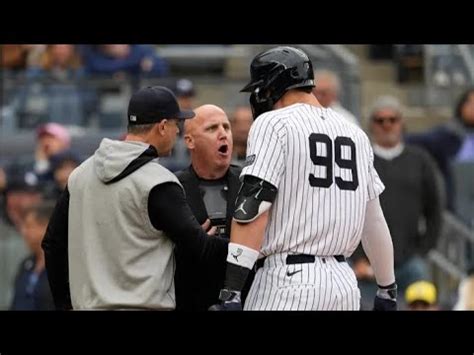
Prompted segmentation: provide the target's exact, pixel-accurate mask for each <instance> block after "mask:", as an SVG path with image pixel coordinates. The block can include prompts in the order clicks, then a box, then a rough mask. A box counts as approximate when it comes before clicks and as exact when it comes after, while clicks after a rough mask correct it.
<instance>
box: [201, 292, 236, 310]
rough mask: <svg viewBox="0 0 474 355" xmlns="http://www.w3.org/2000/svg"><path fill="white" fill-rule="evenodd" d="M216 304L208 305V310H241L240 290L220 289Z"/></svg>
mask: <svg viewBox="0 0 474 355" xmlns="http://www.w3.org/2000/svg"><path fill="white" fill-rule="evenodd" d="M219 301H221V302H220V303H218V304H215V305H212V306H211V307H209V310H210V311H241V310H242V302H241V300H240V292H238V291H232V290H228V289H222V290H221V292H220V293H219Z"/></svg>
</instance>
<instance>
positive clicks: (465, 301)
mask: <svg viewBox="0 0 474 355" xmlns="http://www.w3.org/2000/svg"><path fill="white" fill-rule="evenodd" d="M453 310H454V311H474V267H471V268H470V269H469V270H468V272H467V276H466V277H465V278H464V279H462V280H461V283H460V284H459V288H458V301H457V302H456V304H455V306H454V308H453Z"/></svg>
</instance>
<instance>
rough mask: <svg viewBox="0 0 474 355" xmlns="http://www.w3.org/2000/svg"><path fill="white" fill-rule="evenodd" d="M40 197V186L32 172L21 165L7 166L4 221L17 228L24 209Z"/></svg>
mask: <svg viewBox="0 0 474 355" xmlns="http://www.w3.org/2000/svg"><path fill="white" fill-rule="evenodd" d="M41 197H42V191H41V186H40V183H39V181H38V177H37V176H36V175H35V174H34V172H32V171H25V170H24V168H23V167H21V168H17V167H16V166H11V167H9V168H8V170H7V186H6V191H5V212H6V218H5V219H4V221H5V222H6V223H8V224H11V225H13V226H14V227H15V228H17V229H19V228H20V226H21V222H22V220H23V218H24V212H25V209H26V208H28V207H29V206H31V205H32V204H35V203H37V202H39V201H40V200H41Z"/></svg>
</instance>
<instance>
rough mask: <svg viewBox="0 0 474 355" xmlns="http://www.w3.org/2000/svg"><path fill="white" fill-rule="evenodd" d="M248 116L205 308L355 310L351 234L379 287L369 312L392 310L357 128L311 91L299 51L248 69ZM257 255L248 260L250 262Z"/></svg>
mask: <svg viewBox="0 0 474 355" xmlns="http://www.w3.org/2000/svg"><path fill="white" fill-rule="evenodd" d="M250 73H251V81H250V83H249V84H248V85H247V86H245V87H244V88H243V89H242V90H241V91H244V92H250V93H251V95H250V104H251V107H252V111H253V116H254V119H255V121H254V123H253V125H252V128H251V130H250V133H249V140H248V148H247V159H246V163H245V167H244V168H243V170H242V174H241V180H242V185H241V188H240V191H239V194H238V196H237V199H236V209H235V212H234V217H233V222H232V223H233V224H232V233H231V243H230V244H229V249H228V256H227V269H226V281H225V284H224V285H225V286H224V289H223V290H221V292H220V296H219V299H220V301H221V303H220V304H217V305H214V306H212V307H211V309H212V310H240V309H242V306H241V302H240V290H241V289H242V286H243V285H244V281H245V279H246V277H247V274H248V273H249V270H250V269H251V268H253V267H254V264H255V267H256V269H257V273H256V276H255V280H254V282H253V284H252V287H251V289H250V293H249V295H248V298H247V300H246V302H245V306H244V309H245V310H358V309H359V305H360V292H359V289H358V287H357V281H356V278H355V275H354V272H353V271H352V269H351V267H350V266H349V265H348V263H347V262H346V259H347V258H348V257H349V256H350V255H351V254H352V253H353V252H354V250H355V249H356V247H357V246H358V244H359V243H360V241H361V238H362V243H363V247H364V250H365V252H366V254H367V256H368V257H369V259H370V262H371V264H372V266H373V268H374V272H375V277H376V281H377V284H378V285H379V289H378V292H377V296H376V298H375V302H374V309H375V310H396V288H397V287H396V283H395V276H394V269H393V246H392V240H391V237H390V232H389V230H388V227H387V224H386V222H385V219H384V216H383V213H382V210H381V207H380V203H379V199H378V196H379V195H380V193H381V192H382V191H383V189H384V185H383V183H382V182H381V181H380V179H379V177H378V175H377V172H376V171H375V169H374V167H373V152H372V149H371V145H370V142H369V139H368V138H367V136H366V134H365V133H364V132H363V131H362V130H361V129H360V128H359V127H357V126H356V125H354V124H351V123H349V122H347V121H346V120H345V119H344V118H343V117H342V116H341V115H340V114H338V113H336V112H335V111H334V110H332V109H331V108H323V107H322V106H321V105H320V103H319V102H318V100H317V99H316V97H315V96H313V94H312V88H313V87H314V80H313V68H312V64H311V61H310V60H309V58H308V56H307V55H306V54H305V53H304V52H302V51H301V50H299V49H296V48H292V47H277V48H273V49H270V50H268V51H265V52H263V53H260V54H258V55H257V56H256V57H255V58H254V59H253V61H252V63H251V67H250ZM257 259H258V261H257Z"/></svg>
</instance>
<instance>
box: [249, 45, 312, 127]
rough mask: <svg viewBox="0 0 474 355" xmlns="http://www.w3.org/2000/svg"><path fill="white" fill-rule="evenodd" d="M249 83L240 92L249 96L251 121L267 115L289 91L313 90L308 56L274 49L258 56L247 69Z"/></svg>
mask: <svg viewBox="0 0 474 355" xmlns="http://www.w3.org/2000/svg"><path fill="white" fill-rule="evenodd" d="M250 77H251V80H250V83H248V84H247V85H246V86H245V87H244V88H243V89H242V90H240V91H241V92H250V93H252V94H251V95H250V105H251V107H252V111H253V117H254V119H255V118H257V117H258V116H259V115H260V114H262V113H264V112H267V111H270V110H271V109H272V108H273V105H274V104H275V102H277V101H278V100H279V99H280V98H281V97H282V96H283V94H284V93H285V92H287V91H288V90H290V89H295V88H303V87H314V73H313V65H312V64H311V61H310V59H309V58H308V56H307V55H306V54H305V53H304V52H303V51H302V50H300V49H297V48H293V47H276V48H272V49H269V50H267V51H265V52H262V53H260V54H258V55H257V56H256V57H255V58H254V59H253V60H252V63H251V65H250Z"/></svg>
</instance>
